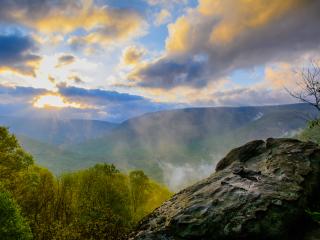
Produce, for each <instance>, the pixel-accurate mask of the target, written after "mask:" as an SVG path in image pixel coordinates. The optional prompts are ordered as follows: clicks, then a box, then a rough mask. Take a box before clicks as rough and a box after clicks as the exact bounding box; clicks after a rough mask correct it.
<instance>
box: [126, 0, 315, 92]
mask: <svg viewBox="0 0 320 240" xmlns="http://www.w3.org/2000/svg"><path fill="white" fill-rule="evenodd" d="M213 9H214V10H213ZM230 9H232V11H231V10H230ZM319 11H320V2H319V1H317V0H283V1H278V0H271V1H264V0H256V1H248V0H239V1H234V0H200V1H199V5H198V6H197V7H196V8H194V9H189V10H188V11H187V13H186V14H185V15H183V16H181V17H180V18H178V19H177V21H176V22H175V23H173V24H170V25H169V27H168V30H169V36H168V38H167V40H166V52H165V54H164V55H163V56H162V57H161V58H159V59H157V60H155V61H152V62H150V63H149V64H147V65H145V66H143V67H141V66H139V68H136V69H135V70H134V71H133V73H132V74H130V75H129V78H132V79H134V80H135V81H136V83H137V85H139V86H143V87H163V88H167V89H169V88H173V87H175V86H179V85H189V86H193V87H196V88H201V87H203V86H205V85H206V84H207V83H208V82H210V81H215V80H216V79H219V78H221V77H223V76H227V75H228V74H230V73H231V72H232V71H234V70H237V69H243V68H251V67H254V66H257V65H263V64H267V63H270V62H273V61H285V60H290V59H295V58H297V57H299V56H300V55H302V54H304V53H306V52H308V51H319V50H320V44H319V43H320V28H319V23H320V15H319Z"/></svg>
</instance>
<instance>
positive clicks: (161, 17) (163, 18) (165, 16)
mask: <svg viewBox="0 0 320 240" xmlns="http://www.w3.org/2000/svg"><path fill="white" fill-rule="evenodd" d="M171 17H172V16H171V13H170V12H169V11H168V10H167V9H161V11H160V12H159V13H157V15H156V19H155V25H156V26H160V25H162V24H165V23H168V22H169V21H170V20H171Z"/></svg>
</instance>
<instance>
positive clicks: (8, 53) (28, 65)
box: [0, 34, 41, 77]
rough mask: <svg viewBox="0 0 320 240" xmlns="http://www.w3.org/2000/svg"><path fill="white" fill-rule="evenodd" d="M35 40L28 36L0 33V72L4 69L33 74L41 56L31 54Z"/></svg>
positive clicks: (34, 46)
mask: <svg viewBox="0 0 320 240" xmlns="http://www.w3.org/2000/svg"><path fill="white" fill-rule="evenodd" d="M36 49H37V48H36V44H35V42H34V41H33V40H32V39H31V38H30V37H28V36H19V35H14V34H12V35H0V73H1V72H6V71H12V72H16V73H19V74H22V75H28V76H33V77H34V76H35V75H36V73H35V71H36V69H37V67H38V65H39V62H40V60H41V57H39V56H38V55H35V54H33V52H34V51H36Z"/></svg>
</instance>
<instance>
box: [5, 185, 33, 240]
mask: <svg viewBox="0 0 320 240" xmlns="http://www.w3.org/2000/svg"><path fill="white" fill-rule="evenodd" d="M0 236H1V239H2V240H29V239H32V234H31V230H30V227H29V226H28V224H27V223H26V221H25V220H24V218H23V217H22V216H21V214H20V210H19V208H18V206H17V204H16V203H15V201H14V200H13V199H12V198H11V197H10V194H9V193H8V192H7V191H5V190H3V189H0Z"/></svg>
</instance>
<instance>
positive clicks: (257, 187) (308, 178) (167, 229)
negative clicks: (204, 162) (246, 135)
mask: <svg viewBox="0 0 320 240" xmlns="http://www.w3.org/2000/svg"><path fill="white" fill-rule="evenodd" d="M318 203H320V148H319V147H318V145H316V144H314V143H310V142H309V143H304V142H300V141H298V140H294V139H268V140H266V141H262V140H257V141H253V142H250V143H247V144H246V145H244V146H242V147H239V148H236V149H233V150H232V151H231V152H230V153H229V154H227V156H226V157H225V158H223V159H222V160H221V161H220V162H219V163H218V165H217V167H216V172H215V173H214V174H212V175H211V176H210V177H208V178H207V179H204V180H203V181H200V182H198V183H196V184H194V185H193V186H191V187H188V188H186V189H184V190H182V191H181V192H179V193H177V194H175V195H174V196H173V197H172V198H171V199H170V200H168V201H167V202H165V203H164V204H163V205H162V206H161V207H159V208H158V209H156V210H155V211H154V212H153V213H151V214H150V215H149V216H147V217H146V218H145V219H144V220H143V221H142V222H141V223H140V225H139V226H138V228H137V230H136V231H135V232H134V233H133V234H132V235H131V238H130V239H134V240H147V239H148V240H149V239H150V240H160V239H161V240H183V239H197V240H201V239H206V240H210V239H219V240H224V239H246V240H249V239H259V240H262V239H268V240H270V239H282V240H285V239H303V238H304V236H305V234H306V233H307V232H311V227H315V226H316V225H315V223H314V222H313V221H312V220H311V219H310V217H309V216H308V214H307V213H306V209H316V208H317V207H318V206H317V205H318Z"/></svg>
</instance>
